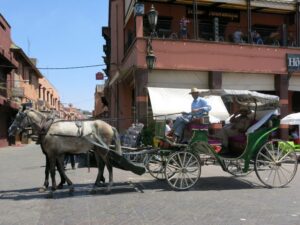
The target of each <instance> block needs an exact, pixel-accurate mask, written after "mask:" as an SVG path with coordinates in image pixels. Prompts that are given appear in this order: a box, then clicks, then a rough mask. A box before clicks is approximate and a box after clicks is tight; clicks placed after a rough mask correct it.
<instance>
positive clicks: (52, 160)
mask: <svg viewBox="0 0 300 225" xmlns="http://www.w3.org/2000/svg"><path fill="white" fill-rule="evenodd" d="M48 157H49V164H50V174H51V181H52V187H51V190H52V191H55V190H56V180H55V164H56V157H55V156H53V155H52V156H48Z"/></svg>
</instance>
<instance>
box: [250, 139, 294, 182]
mask: <svg viewBox="0 0 300 225" xmlns="http://www.w3.org/2000/svg"><path fill="white" fill-rule="evenodd" d="M297 167H298V162H297V155H296V153H295V151H294V149H293V147H292V146H291V145H290V144H288V143H287V142H285V141H282V140H279V139H274V140H271V141H268V142H267V143H265V144H264V145H263V146H262V147H261V149H260V150H259V151H258V153H257V155H256V159H255V173H256V175H257V177H258V179H259V180H260V181H261V182H262V183H263V184H264V185H266V186H267V187H284V186H286V185H287V184H288V183H290V182H291V181H292V179H293V178H294V176H295V174H296V172H297Z"/></svg>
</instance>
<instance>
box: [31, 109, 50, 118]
mask: <svg viewBox="0 0 300 225" xmlns="http://www.w3.org/2000/svg"><path fill="white" fill-rule="evenodd" d="M27 110H28V111H32V112H34V113H36V114H37V116H38V117H40V118H42V119H45V118H46V115H45V114H43V113H41V112H39V111H37V110H35V109H32V108H30V109H27Z"/></svg>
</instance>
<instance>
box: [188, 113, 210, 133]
mask: <svg viewBox="0 0 300 225" xmlns="http://www.w3.org/2000/svg"><path fill="white" fill-rule="evenodd" d="M208 126H209V116H203V117H200V118H195V119H192V120H191V122H189V123H188V124H187V128H188V129H189V130H208Z"/></svg>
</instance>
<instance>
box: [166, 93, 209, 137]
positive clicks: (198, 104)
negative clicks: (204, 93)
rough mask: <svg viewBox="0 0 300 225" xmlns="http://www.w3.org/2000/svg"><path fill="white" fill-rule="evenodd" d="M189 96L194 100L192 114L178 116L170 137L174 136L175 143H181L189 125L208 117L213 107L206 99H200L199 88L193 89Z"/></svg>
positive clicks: (184, 113)
mask: <svg viewBox="0 0 300 225" xmlns="http://www.w3.org/2000/svg"><path fill="white" fill-rule="evenodd" d="M189 94H191V95H192V97H193V99H194V100H193V102H192V106H191V112H190V113H186V112H183V113H182V115H181V116H178V117H177V118H176V120H175V122H174V124H173V127H172V129H171V131H170V133H169V135H173V139H174V142H178V141H180V139H181V137H182V134H183V130H184V128H185V126H186V124H187V123H189V122H190V121H191V120H192V119H194V118H200V117H202V116H204V115H207V113H208V112H209V111H210V110H211V106H210V105H209V104H208V102H207V101H206V100H205V99H204V98H202V97H200V95H199V94H200V91H199V90H198V89H197V88H192V89H191V92H190V93H189Z"/></svg>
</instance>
